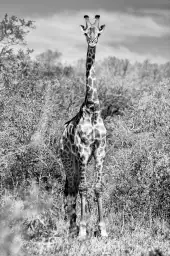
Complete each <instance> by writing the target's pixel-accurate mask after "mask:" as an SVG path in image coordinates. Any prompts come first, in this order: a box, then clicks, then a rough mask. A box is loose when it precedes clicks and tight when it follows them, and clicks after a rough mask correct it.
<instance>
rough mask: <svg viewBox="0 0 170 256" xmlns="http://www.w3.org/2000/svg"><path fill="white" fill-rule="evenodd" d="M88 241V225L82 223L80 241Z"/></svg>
mask: <svg viewBox="0 0 170 256" xmlns="http://www.w3.org/2000/svg"><path fill="white" fill-rule="evenodd" d="M84 239H86V223H80V230H79V240H84Z"/></svg>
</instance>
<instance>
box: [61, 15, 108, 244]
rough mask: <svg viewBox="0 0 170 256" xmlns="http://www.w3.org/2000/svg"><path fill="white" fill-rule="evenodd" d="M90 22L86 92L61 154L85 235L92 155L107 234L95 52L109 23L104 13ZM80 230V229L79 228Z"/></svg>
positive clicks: (68, 204) (72, 206)
mask: <svg viewBox="0 0 170 256" xmlns="http://www.w3.org/2000/svg"><path fill="white" fill-rule="evenodd" d="M84 19H85V22H86V26H83V25H80V26H81V30H82V32H83V34H84V35H85V37H86V40H87V44H88V48H87V61H86V95H85V100H84V102H83V104H82V106H81V107H80V110H79V112H78V113H77V115H76V116H74V117H73V118H72V119H71V120H69V121H68V122H66V123H65V128H64V132H63V134H62V137H61V140H60V154H61V160H62V163H63V167H64V169H65V173H66V183H65V191H64V194H65V198H66V201H65V208H67V213H68V216H69V218H70V226H69V231H70V234H72V235H73V236H74V235H77V234H78V233H79V238H80V239H83V238H85V237H86V216H85V213H86V212H85V210H86V208H85V203H86V201H85V200H86V193H87V189H88V187H87V181H86V170H87V165H88V163H89V161H90V160H91V158H92V157H94V160H95V171H96V173H97V175H96V184H95V189H94V190H95V195H96V198H97V204H98V229H99V233H100V235H101V236H102V237H107V236H108V234H107V231H106V226H105V222H104V219H103V209H102V168H103V162H104V158H105V147H106V128H105V126H104V123H103V120H102V118H101V113H100V102H99V98H98V94H97V87H96V76H95V68H94V64H95V52H96V45H97V42H98V38H99V36H100V34H101V33H102V31H103V30H104V27H105V25H102V26H99V19H100V15H96V16H95V22H94V23H93V24H92V23H91V22H90V20H89V16H87V15H85V16H84ZM78 192H79V194H80V198H81V219H80V226H79V228H78V226H77V225H76V217H77V216H76V198H77V194H78ZM78 230H79V231H78Z"/></svg>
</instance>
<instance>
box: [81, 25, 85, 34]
mask: <svg viewBox="0 0 170 256" xmlns="http://www.w3.org/2000/svg"><path fill="white" fill-rule="evenodd" d="M80 28H81V31H82V32H83V34H84V32H85V30H86V29H85V27H84V26H83V25H80Z"/></svg>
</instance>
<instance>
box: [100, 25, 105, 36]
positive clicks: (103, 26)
mask: <svg viewBox="0 0 170 256" xmlns="http://www.w3.org/2000/svg"><path fill="white" fill-rule="evenodd" d="M105 27H106V25H101V26H100V28H99V31H100V34H101V33H102V32H103V30H104V28H105Z"/></svg>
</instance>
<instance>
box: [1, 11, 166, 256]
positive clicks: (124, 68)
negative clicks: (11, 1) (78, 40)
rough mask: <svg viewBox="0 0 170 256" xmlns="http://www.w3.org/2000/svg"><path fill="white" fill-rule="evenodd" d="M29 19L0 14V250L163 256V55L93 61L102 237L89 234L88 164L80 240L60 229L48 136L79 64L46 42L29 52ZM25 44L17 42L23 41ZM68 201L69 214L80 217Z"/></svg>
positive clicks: (60, 181)
mask: <svg viewBox="0 0 170 256" xmlns="http://www.w3.org/2000/svg"><path fill="white" fill-rule="evenodd" d="M33 28H34V26H33V22H32V21H25V20H23V19H18V18H17V17H15V16H12V17H8V15H5V17H4V19H3V20H2V21H1V22H0V255H2V256H9V255H11V256H16V255H17V256H20V255H21V256H23V255H27V256H29V255H46V256H47V255H63V256H64V255H69V256H71V255H82V256H83V255H90V256H92V255H95V256H97V255H132V256H133V255H134V256H137V255H139V256H145V255H148V256H156V255H165V256H168V255H170V249H169V248H170V245H169V239H170V222H169V219H170V182H169V180H170V157H169V152H170V62H169V63H166V64H163V65H158V64H152V63H150V62H149V61H148V60H146V61H145V62H144V63H135V64H131V63H130V62H129V61H128V60H119V59H117V58H115V57H110V58H108V59H105V60H103V61H102V62H99V63H96V73H97V83H98V91H99V97H100V100H101V108H102V115H103V118H104V121H105V125H106V127H107V155H106V160H105V166H104V180H103V186H104V208H105V219H106V224H107V230H108V233H109V238H108V239H106V240H103V239H101V238H99V237H95V236H94V231H95V228H96V226H95V223H96V221H97V220H96V212H97V206H96V203H95V198H94V193H93V185H94V182H93V181H94V175H95V174H94V170H93V169H94V168H93V164H94V163H93V162H92V163H91V164H90V165H89V170H88V173H87V175H88V181H89V183H90V184H91V186H90V187H91V189H89V191H88V195H87V201H88V210H89V213H88V216H87V219H88V232H89V234H88V239H87V240H86V241H84V242H83V243H82V242H79V241H78V240H77V239H71V238H69V236H68V223H67V221H65V220H64V209H63V192H62V191H63V186H64V181H65V174H64V171H63V168H62V165H61V161H60V158H59V154H58V142H59V138H60V135H61V132H62V129H63V124H64V122H65V121H67V120H69V118H71V117H72V116H73V115H74V114H76V113H77V111H79V107H80V105H81V103H82V102H83V100H84V95H85V75H84V74H85V65H84V60H80V61H78V63H77V66H75V67H72V66H63V65H62V64H61V63H59V62H57V61H59V58H60V56H61V53H59V52H58V51H57V50H56V51H52V50H48V51H47V52H45V53H42V54H41V55H39V56H37V59H36V61H33V60H32V59H31V50H29V49H27V50H25V51H24V50H19V51H17V52H16V51H14V50H13V48H12V46H13V45H20V44H23V43H25V41H24V38H25V35H26V33H28V31H29V30H30V29H33ZM25 44H26V43H25ZM79 206H80V202H79V199H78V207H77V212H78V216H80V207H79Z"/></svg>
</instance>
